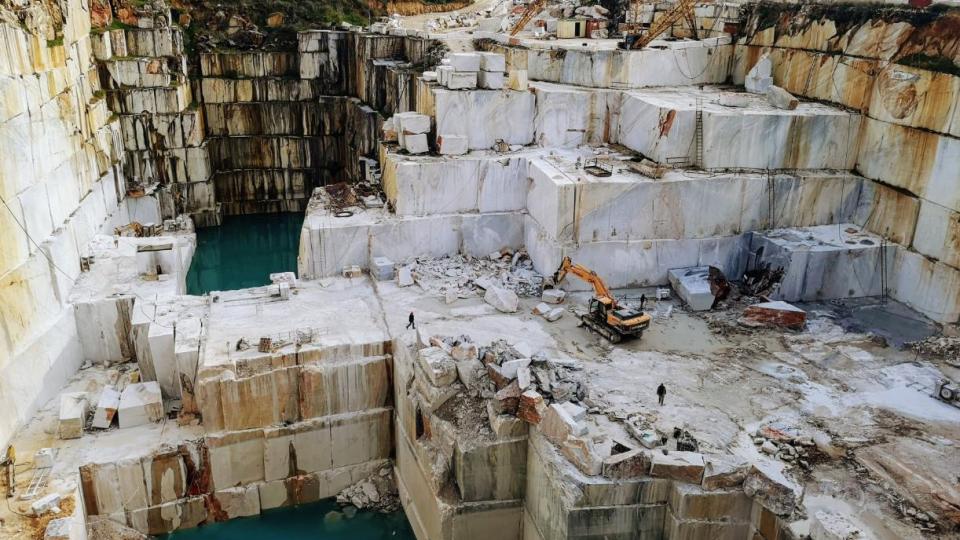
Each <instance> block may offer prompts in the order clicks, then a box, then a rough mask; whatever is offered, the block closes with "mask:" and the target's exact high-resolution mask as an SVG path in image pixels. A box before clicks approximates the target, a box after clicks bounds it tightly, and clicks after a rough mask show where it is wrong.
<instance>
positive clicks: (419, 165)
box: [382, 152, 531, 216]
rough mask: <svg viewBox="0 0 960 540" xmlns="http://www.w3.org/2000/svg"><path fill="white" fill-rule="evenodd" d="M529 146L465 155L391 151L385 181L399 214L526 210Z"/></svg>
mask: <svg viewBox="0 0 960 540" xmlns="http://www.w3.org/2000/svg"><path fill="white" fill-rule="evenodd" d="M529 155H531V154H530V152H518V153H516V154H513V153H511V154H508V155H499V154H494V153H490V154H487V155H478V154H477V153H472V154H470V155H467V156H461V157H453V156H450V157H443V158H435V157H413V158H411V157H408V156H402V155H399V154H393V153H391V154H387V155H386V159H385V162H384V173H383V180H382V181H383V186H384V191H385V192H386V195H387V199H388V200H389V201H390V202H391V204H393V206H394V209H395V211H396V214H397V215H400V216H427V215H434V214H445V213H451V212H482V213H486V212H504V211H517V210H522V209H523V208H524V206H525V205H526V198H527V195H526V193H527V185H528V182H527V178H526V175H527V160H528V156H529Z"/></svg>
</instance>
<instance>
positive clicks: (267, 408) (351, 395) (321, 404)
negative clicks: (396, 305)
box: [80, 342, 393, 535]
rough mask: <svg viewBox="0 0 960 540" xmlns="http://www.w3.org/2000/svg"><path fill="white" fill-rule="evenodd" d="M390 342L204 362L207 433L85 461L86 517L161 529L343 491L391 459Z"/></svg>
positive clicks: (202, 404)
mask: <svg viewBox="0 0 960 540" xmlns="http://www.w3.org/2000/svg"><path fill="white" fill-rule="evenodd" d="M390 350H391V346H390V343H388V342H370V343H356V344H349V345H344V346H334V347H310V346H306V347H301V348H299V350H297V351H288V352H282V351H278V352H277V353H272V354H271V353H267V354H259V353H252V355H251V356H248V357H244V358H243V359H241V360H238V361H237V364H236V365H232V366H230V367H229V368H226V367H216V368H209V367H208V368H204V370H203V371H202V373H201V378H200V380H198V381H197V386H198V398H199V406H200V408H201V409H202V411H203V414H204V418H203V420H204V421H203V426H204V429H205V430H206V435H205V436H204V437H203V438H202V439H201V440H199V441H196V442H184V443H181V444H180V445H179V446H178V447H176V448H162V447H161V448H160V449H152V450H147V451H146V452H145V453H144V455H142V456H141V457H133V458H126V456H125V457H124V459H120V460H113V461H111V462H109V463H107V462H104V463H98V462H95V463H90V464H87V465H84V466H82V467H81V473H80V474H81V490H82V493H83V500H84V502H85V511H86V514H87V516H88V517H89V516H95V515H99V516H106V517H107V518H109V519H112V520H115V521H118V522H120V523H124V524H126V525H128V526H131V527H133V528H135V529H137V530H139V531H141V532H143V533H145V534H151V535H155V534H163V533H168V532H171V531H174V530H178V529H185V528H190V527H195V526H197V525H200V524H202V523H208V522H215V521H223V520H227V519H233V518H238V517H243V516H250V515H256V514H259V513H260V512H261V511H262V510H268V509H272V508H278V507H283V506H292V505H296V504H305V503H310V502H315V501H319V500H321V499H325V498H330V497H334V496H336V495H337V493H339V492H340V491H341V490H343V489H345V488H346V487H348V486H350V485H352V484H354V483H356V482H359V481H360V480H363V479H364V478H367V477H368V476H370V475H371V474H374V473H376V472H377V471H379V470H380V469H382V468H383V466H384V465H386V464H387V463H389V461H388V460H389V458H390V455H391V448H392V446H393V442H392V430H391V426H392V420H391V419H392V415H393V407H392V406H391V403H392V396H391V385H390V380H391V377H392V373H391V372H392V357H391V356H390ZM344 381H353V382H352V383H351V384H349V385H344V384H343V382H344ZM121 418H122V416H121ZM161 478H162V481H163V482H164V486H165V488H164V489H163V490H160V489H159V487H158V486H159V482H160V481H161ZM161 492H162V493H161ZM214 509H215V510H214Z"/></svg>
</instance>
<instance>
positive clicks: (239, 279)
mask: <svg viewBox="0 0 960 540" xmlns="http://www.w3.org/2000/svg"><path fill="white" fill-rule="evenodd" d="M302 224H303V214H293V213H287V214H250V215H246V216H227V217H225V218H223V225H221V226H219V227H207V228H205V229H199V230H198V231H197V251H196V253H194V255H193V262H191V263H190V271H189V272H188V273H187V294H196V295H201V294H204V293H207V292H210V291H230V290H234V289H243V288H245V287H257V286H259V285H267V284H269V283H270V274H271V273H273V272H286V271H292V272H296V271H297V251H298V247H299V244H300V226H301V225H302Z"/></svg>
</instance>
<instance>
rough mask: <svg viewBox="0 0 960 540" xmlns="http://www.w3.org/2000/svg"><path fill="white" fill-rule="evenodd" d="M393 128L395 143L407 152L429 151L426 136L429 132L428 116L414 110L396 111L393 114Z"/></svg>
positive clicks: (424, 152)
mask: <svg viewBox="0 0 960 540" xmlns="http://www.w3.org/2000/svg"><path fill="white" fill-rule="evenodd" d="M392 120H393V128H394V129H395V130H396V133H397V143H398V144H399V145H400V147H401V148H403V149H404V150H406V151H407V153H409V154H426V153H427V152H429V151H430V143H429V141H428V140H427V136H428V135H429V133H430V117H429V116H427V115H425V114H420V113H416V112H404V113H397V114H395V115H394V116H393V118H392Z"/></svg>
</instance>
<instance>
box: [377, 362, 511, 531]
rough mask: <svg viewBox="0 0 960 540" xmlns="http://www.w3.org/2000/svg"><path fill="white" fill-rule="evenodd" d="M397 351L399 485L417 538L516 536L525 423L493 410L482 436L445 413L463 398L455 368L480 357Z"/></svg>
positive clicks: (397, 457) (480, 402) (461, 386)
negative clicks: (488, 432) (488, 427)
mask: <svg viewBox="0 0 960 540" xmlns="http://www.w3.org/2000/svg"><path fill="white" fill-rule="evenodd" d="M476 352H477V350H476V348H475V347H474V348H473V353H474V355H475V354H476ZM394 354H395V355H396V362H395V375H396V381H397V384H395V385H394V393H395V402H396V425H395V427H394V429H395V431H396V444H397V447H396V462H397V474H398V487H399V490H400V498H401V501H402V502H403V505H404V509H405V511H406V512H407V518H408V520H409V521H410V524H411V526H412V528H413V529H414V531H415V533H416V534H417V537H418V538H431V539H446V540H453V539H456V540H482V539H485V538H491V537H493V538H502V539H504V540H515V539H517V540H518V539H519V538H520V533H521V531H520V516H521V512H522V497H523V489H524V484H525V482H526V476H525V470H526V462H527V440H526V437H527V424H526V423H525V422H523V421H522V420H519V419H518V418H516V417H514V416H511V415H501V414H497V413H496V412H495V411H491V410H490V409H489V407H488V410H487V413H488V414H487V417H489V418H490V420H489V423H490V425H491V427H492V431H493V433H492V434H486V435H483V434H479V433H477V431H476V430H475V429H472V428H470V429H467V428H464V427H462V426H458V425H456V424H454V423H453V422H451V421H449V420H447V419H448V418H450V414H449V413H442V412H440V411H441V410H442V409H444V406H445V405H448V404H449V403H456V402H458V400H461V399H463V398H464V395H465V394H458V393H460V392H466V390H465V387H464V385H463V384H462V383H461V382H460V381H459V380H458V372H459V370H460V369H470V368H468V367H466V365H465V364H469V363H471V362H473V363H475V364H477V365H479V363H480V362H479V360H478V359H477V358H476V357H475V356H471V355H469V354H468V355H467V356H458V357H457V358H460V360H455V359H454V357H452V356H450V354H449V353H448V352H446V351H445V350H443V349H441V348H440V347H425V348H421V349H419V350H415V349H413V348H409V346H408V345H406V344H400V343H395V346H394ZM457 364H461V365H462V368H458V367H456V365H457ZM451 400H452V401H451ZM469 406H477V407H482V406H483V402H482V401H480V400H472V401H471V403H470V405H469ZM494 426H495V427H494Z"/></svg>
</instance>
